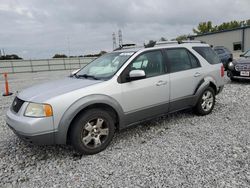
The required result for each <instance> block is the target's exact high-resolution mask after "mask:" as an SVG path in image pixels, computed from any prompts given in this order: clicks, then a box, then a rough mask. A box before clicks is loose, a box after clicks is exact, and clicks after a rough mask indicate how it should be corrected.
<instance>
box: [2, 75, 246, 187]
mask: <svg viewBox="0 0 250 188" xmlns="http://www.w3.org/2000/svg"><path fill="white" fill-rule="evenodd" d="M68 74H69V72H68V71H67V72H43V73H25V74H12V75H9V80H10V87H11V91H13V92H16V91H19V90H21V89H23V88H25V87H28V86H30V85H33V84H37V83H41V82H44V81H48V80H53V79H55V78H60V77H64V76H66V75H68ZM226 83H227V84H226V85H225V88H224V90H223V93H221V94H220V95H218V96H217V103H216V106H215V108H214V111H213V113H212V114H210V115H207V116H204V117H198V116H195V115H194V114H193V113H192V112H190V111H185V112H179V113H175V114H171V115H168V116H166V117H161V118H158V119H155V120H152V121H150V122H146V123H144V124H141V125H138V126H136V127H133V128H130V129H127V130H125V131H122V132H120V133H117V134H116V135H115V138H114V139H113V141H112V143H111V145H110V146H109V147H108V148H107V149H106V150H105V151H103V152H101V153H99V154H96V155H93V156H79V155H77V154H75V153H74V151H73V150H72V148H71V147H69V146H43V147H42V146H33V145H28V144H26V143H24V142H22V141H20V140H19V139H18V138H17V137H16V136H15V135H14V134H13V133H12V131H11V130H10V129H9V128H8V127H7V126H6V125H5V120H4V119H5V113H6V110H7V108H8V107H9V106H10V104H11V101H12V100H13V98H14V96H11V97H2V96H0V187H250V116H249V112H250V105H249V103H250V83H249V82H240V83H232V82H230V81H229V80H228V79H226ZM0 85H1V87H2V88H3V79H2V78H1V80H0Z"/></svg>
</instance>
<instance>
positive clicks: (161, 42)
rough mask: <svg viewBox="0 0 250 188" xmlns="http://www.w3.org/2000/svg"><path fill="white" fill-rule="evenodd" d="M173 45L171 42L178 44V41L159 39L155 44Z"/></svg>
mask: <svg viewBox="0 0 250 188" xmlns="http://www.w3.org/2000/svg"><path fill="white" fill-rule="evenodd" d="M168 44H169V45H171V44H178V41H176V40H174V41H158V42H156V44H155V46H160V45H168Z"/></svg>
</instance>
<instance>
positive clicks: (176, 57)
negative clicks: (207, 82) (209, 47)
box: [165, 48, 203, 111]
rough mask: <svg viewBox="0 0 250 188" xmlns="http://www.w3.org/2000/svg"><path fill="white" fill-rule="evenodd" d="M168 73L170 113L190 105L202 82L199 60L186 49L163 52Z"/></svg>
mask: <svg viewBox="0 0 250 188" xmlns="http://www.w3.org/2000/svg"><path fill="white" fill-rule="evenodd" d="M165 53H166V56H167V67H168V70H169V71H170V111H175V110H178V109H181V108H186V107H188V106H191V105H192V101H191V99H192V97H193V95H194V93H195V90H196V88H197V86H198V84H199V82H200V81H201V80H202V77H203V76H202V74H203V73H202V69H201V65H200V62H199V60H198V59H197V58H196V57H195V56H194V55H193V54H192V53H191V52H190V51H189V50H187V49H186V48H174V49H173V48H171V49H166V50H165Z"/></svg>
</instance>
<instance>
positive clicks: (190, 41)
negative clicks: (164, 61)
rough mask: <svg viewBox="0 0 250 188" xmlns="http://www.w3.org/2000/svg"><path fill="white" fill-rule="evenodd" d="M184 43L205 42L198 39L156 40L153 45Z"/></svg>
mask: <svg viewBox="0 0 250 188" xmlns="http://www.w3.org/2000/svg"><path fill="white" fill-rule="evenodd" d="M184 43H205V42H203V41H199V40H182V41H177V40H174V41H158V42H156V44H155V46H160V45H171V44H184Z"/></svg>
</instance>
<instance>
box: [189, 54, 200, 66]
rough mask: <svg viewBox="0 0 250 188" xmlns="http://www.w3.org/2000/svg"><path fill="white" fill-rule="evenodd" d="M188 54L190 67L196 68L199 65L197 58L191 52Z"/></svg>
mask: <svg viewBox="0 0 250 188" xmlns="http://www.w3.org/2000/svg"><path fill="white" fill-rule="evenodd" d="M188 55H189V58H190V62H191V65H192V68H197V67H200V66H201V65H200V62H199V60H198V59H197V58H196V57H195V56H194V55H193V54H192V53H190V52H188Z"/></svg>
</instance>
